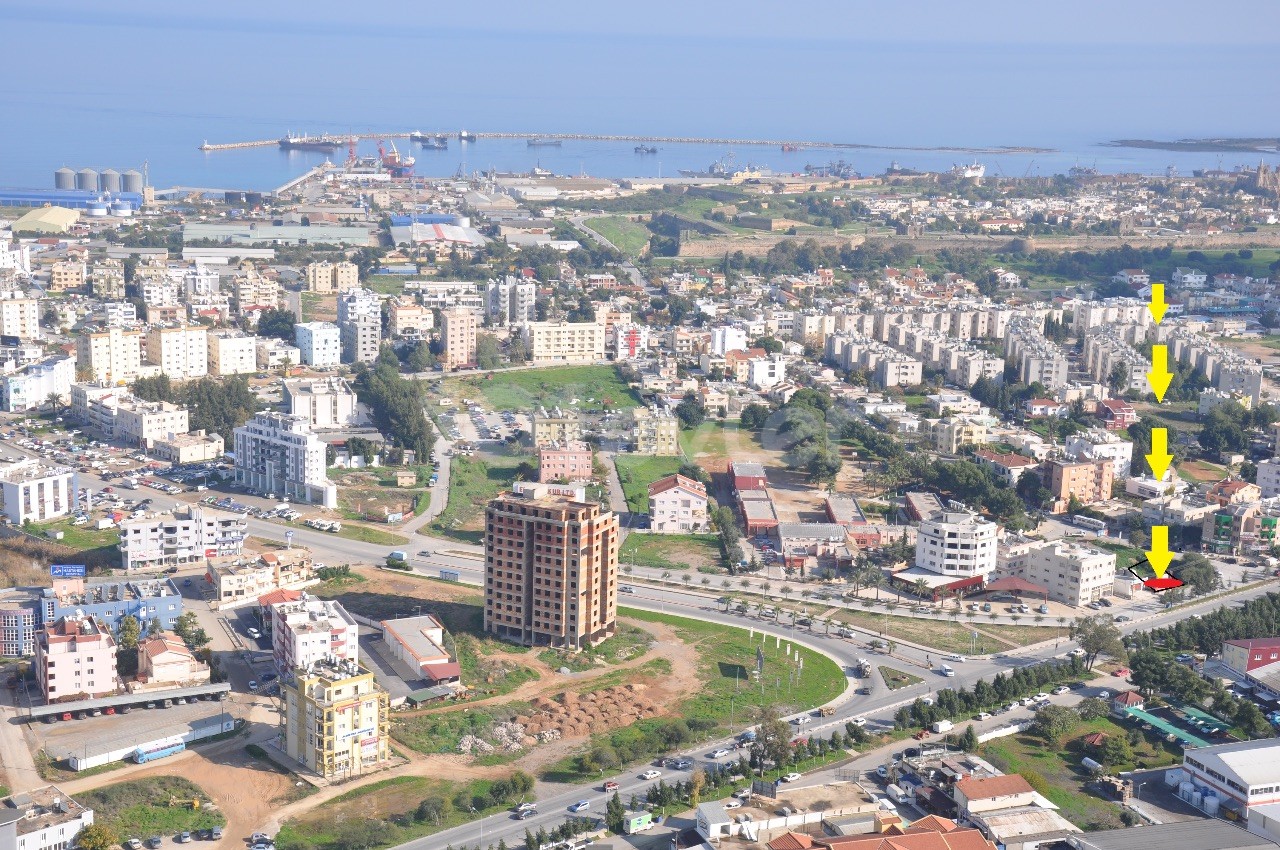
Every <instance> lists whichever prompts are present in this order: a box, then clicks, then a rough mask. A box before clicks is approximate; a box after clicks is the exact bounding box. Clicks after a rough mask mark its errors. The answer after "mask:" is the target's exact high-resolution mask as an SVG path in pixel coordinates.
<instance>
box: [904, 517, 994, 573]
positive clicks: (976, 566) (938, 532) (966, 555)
mask: <svg viewBox="0 0 1280 850" xmlns="http://www.w3.org/2000/svg"><path fill="white" fill-rule="evenodd" d="M997 531H998V528H997V526H996V524H995V523H994V522H988V521H987V520H985V519H983V518H982V517H980V516H978V515H977V514H970V513H962V512H958V511H947V512H945V513H943V514H941V515H935V516H934V517H933V518H931V519H926V520H925V521H924V522H922V523H920V529H919V532H918V534H917V535H916V566H917V567H920V568H922V569H925V570H928V571H929V572H931V573H936V574H938V575H941V576H948V577H954V578H971V577H973V576H987V575H990V574H991V572H992V571H993V570H995V568H996V532H997Z"/></svg>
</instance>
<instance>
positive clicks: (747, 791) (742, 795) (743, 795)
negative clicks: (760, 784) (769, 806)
mask: <svg viewBox="0 0 1280 850" xmlns="http://www.w3.org/2000/svg"><path fill="white" fill-rule="evenodd" d="M733 796H735V797H737V798H738V799H739V800H745V799H747V798H748V797H750V796H751V789H750V788H743V789H742V790H741V791H734V792H733Z"/></svg>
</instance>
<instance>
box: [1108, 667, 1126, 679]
mask: <svg viewBox="0 0 1280 850" xmlns="http://www.w3.org/2000/svg"><path fill="white" fill-rule="evenodd" d="M1111 675H1112V676H1119V677H1120V678H1121V679H1123V678H1124V677H1125V676H1128V675H1129V668H1128V667H1121V668H1120V669H1119V670H1116V671H1115V672H1114V673H1112V674H1111Z"/></svg>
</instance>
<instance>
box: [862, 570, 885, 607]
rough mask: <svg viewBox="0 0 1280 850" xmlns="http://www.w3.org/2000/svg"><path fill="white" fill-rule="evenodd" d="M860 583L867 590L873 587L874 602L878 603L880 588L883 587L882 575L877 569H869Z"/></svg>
mask: <svg viewBox="0 0 1280 850" xmlns="http://www.w3.org/2000/svg"><path fill="white" fill-rule="evenodd" d="M862 583H863V585H864V586H866V587H867V588H872V587H874V588H875V589H876V601H877V602H879V601H880V588H882V587H884V573H882V572H880V568H879V567H871V568H869V569H868V570H867V572H866V574H864V575H863V577H862Z"/></svg>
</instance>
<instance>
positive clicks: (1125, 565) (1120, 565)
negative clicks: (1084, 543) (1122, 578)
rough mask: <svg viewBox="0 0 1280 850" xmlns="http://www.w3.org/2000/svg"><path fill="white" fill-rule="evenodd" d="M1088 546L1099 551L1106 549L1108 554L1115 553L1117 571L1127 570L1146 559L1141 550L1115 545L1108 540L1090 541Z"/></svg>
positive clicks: (1121, 544)
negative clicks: (1094, 547)
mask: <svg viewBox="0 0 1280 850" xmlns="http://www.w3.org/2000/svg"><path fill="white" fill-rule="evenodd" d="M1089 544H1090V545H1091V546H1096V547H1097V548H1099V549H1106V550H1107V551H1108V552H1115V553H1116V569H1117V570H1127V569H1129V568H1130V567H1132V566H1133V565H1134V564H1137V563H1140V562H1141V561H1145V560H1146V559H1147V554H1146V553H1145V552H1143V551H1142V550H1141V549H1138V548H1137V547H1134V546H1126V545H1124V544H1123V543H1115V542H1113V541H1110V540H1091V541H1089Z"/></svg>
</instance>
